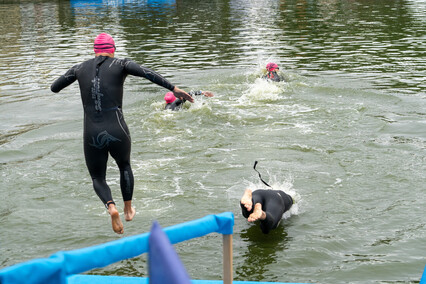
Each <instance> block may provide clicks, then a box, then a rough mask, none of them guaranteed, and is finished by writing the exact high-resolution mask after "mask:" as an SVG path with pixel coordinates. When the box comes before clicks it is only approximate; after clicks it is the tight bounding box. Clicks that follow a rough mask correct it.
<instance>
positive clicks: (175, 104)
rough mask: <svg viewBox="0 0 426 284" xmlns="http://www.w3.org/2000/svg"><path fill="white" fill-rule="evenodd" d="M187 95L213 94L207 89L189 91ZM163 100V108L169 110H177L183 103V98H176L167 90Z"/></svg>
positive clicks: (209, 95) (207, 95)
mask: <svg viewBox="0 0 426 284" xmlns="http://www.w3.org/2000/svg"><path fill="white" fill-rule="evenodd" d="M189 95H190V96H191V97H192V96H201V95H204V96H205V97H213V96H214V94H213V93H212V92H209V91H190V92H189ZM164 100H165V101H166V107H165V109H170V110H179V109H181V108H182V106H183V104H184V103H185V101H186V100H185V99H179V98H176V97H175V95H174V94H173V92H167V93H166V95H165V96H164Z"/></svg>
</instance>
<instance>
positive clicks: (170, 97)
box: [164, 92, 176, 104]
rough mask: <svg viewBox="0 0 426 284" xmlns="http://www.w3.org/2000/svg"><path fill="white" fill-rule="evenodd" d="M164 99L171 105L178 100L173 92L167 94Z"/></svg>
mask: <svg viewBox="0 0 426 284" xmlns="http://www.w3.org/2000/svg"><path fill="white" fill-rule="evenodd" d="M164 99H165V100H166V103H168V104H170V103H172V102H174V101H175V100H176V97H175V95H173V92H167V93H166V95H165V96H164Z"/></svg>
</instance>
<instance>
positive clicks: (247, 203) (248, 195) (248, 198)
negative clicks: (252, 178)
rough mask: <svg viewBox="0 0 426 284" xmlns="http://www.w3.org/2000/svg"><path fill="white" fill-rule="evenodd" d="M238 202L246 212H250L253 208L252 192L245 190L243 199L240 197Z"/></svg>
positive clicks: (248, 189)
mask: <svg viewBox="0 0 426 284" xmlns="http://www.w3.org/2000/svg"><path fill="white" fill-rule="evenodd" d="M240 202H241V204H242V205H244V207H245V208H246V209H247V210H248V211H251V208H252V207H253V200H252V190H251V189H250V188H247V189H246V190H245V191H244V194H243V197H241V200H240Z"/></svg>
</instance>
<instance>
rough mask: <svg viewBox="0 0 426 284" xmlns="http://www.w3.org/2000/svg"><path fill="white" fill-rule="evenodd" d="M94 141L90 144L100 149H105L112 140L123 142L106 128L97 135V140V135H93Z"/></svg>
mask: <svg viewBox="0 0 426 284" xmlns="http://www.w3.org/2000/svg"><path fill="white" fill-rule="evenodd" d="M92 141H93V143H89V145H90V146H93V147H95V148H98V149H103V148H105V147H107V146H109V143H110V142H115V141H119V142H121V140H120V139H118V138H115V137H114V136H112V135H111V134H109V133H108V132H107V131H106V130H104V131H102V132H101V133H99V134H98V136H97V137H96V140H95V137H92Z"/></svg>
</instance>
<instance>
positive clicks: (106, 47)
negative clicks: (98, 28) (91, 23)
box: [93, 33, 115, 54]
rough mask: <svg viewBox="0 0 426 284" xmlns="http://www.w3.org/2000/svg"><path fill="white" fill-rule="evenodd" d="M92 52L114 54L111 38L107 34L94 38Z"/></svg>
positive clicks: (113, 43) (113, 44)
mask: <svg viewBox="0 0 426 284" xmlns="http://www.w3.org/2000/svg"><path fill="white" fill-rule="evenodd" d="M93 50H94V51H95V53H111V54H112V53H114V52H115V42H114V39H113V38H112V36H110V35H109V34H107V33H101V34H99V35H98V36H97V37H96V38H95V43H94V45H93Z"/></svg>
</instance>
